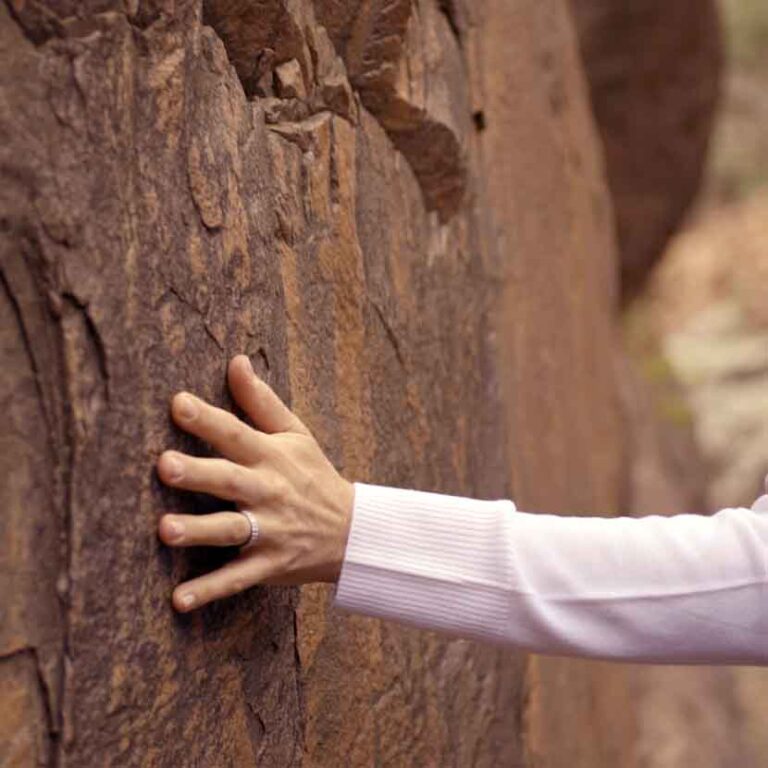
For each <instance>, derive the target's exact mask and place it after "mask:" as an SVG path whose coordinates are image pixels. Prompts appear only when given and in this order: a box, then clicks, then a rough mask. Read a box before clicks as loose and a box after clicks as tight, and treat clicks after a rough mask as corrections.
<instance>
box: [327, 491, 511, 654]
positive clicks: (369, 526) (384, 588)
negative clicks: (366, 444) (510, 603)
mask: <svg viewBox="0 0 768 768" xmlns="http://www.w3.org/2000/svg"><path fill="white" fill-rule="evenodd" d="M515 511H516V510H515V505H514V504H513V503H512V502H511V501H509V500H498V501H481V500H477V499H469V498H464V497H460V496H448V495H444V494H437V493H429V492H424V491H412V490H405V489H401V488H389V487H384V486H377V485H368V484H364V483H355V500H354V506H353V514H352V522H351V526H350V533H349V539H348V542H347V548H346V553H345V557H344V562H343V564H342V569H341V573H340V576H339V581H338V584H337V588H336V593H335V600H334V604H335V606H336V607H338V608H342V609H344V610H347V611H351V612H354V613H362V614H366V615H369V616H378V617H380V618H387V619H394V620H396V621H399V622H402V623H406V624H411V625H414V626H419V627H425V628H429V629H435V630H438V631H444V632H449V633H456V634H462V635H465V636H466V635H469V636H478V637H483V638H485V639H492V638H489V637H488V616H489V615H500V614H503V613H504V604H503V587H504V585H503V584H502V583H500V582H504V581H507V579H509V578H511V577H512V573H513V566H512V563H511V562H510V557H511V551H510V548H509V547H507V546H505V543H504V540H505V537H504V535H503V531H504V529H505V527H506V526H507V525H508V520H507V518H508V516H509V515H510V514H512V513H514V512H515ZM499 639H501V638H499Z"/></svg>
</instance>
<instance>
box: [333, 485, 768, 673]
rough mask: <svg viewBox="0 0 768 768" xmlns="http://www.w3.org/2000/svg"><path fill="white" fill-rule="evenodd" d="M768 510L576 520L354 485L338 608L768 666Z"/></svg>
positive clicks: (527, 643) (459, 628)
mask: <svg viewBox="0 0 768 768" xmlns="http://www.w3.org/2000/svg"><path fill="white" fill-rule="evenodd" d="M767 559H768V515H766V514H764V513H756V512H753V511H750V510H746V509H730V510H724V511H722V512H720V513H718V514H717V515H714V516H712V517H699V516H694V515H679V516H676V517H672V518H667V517H655V516H654V517H645V518H639V519H633V518H612V519H604V518H571V517H559V516H553V515H534V514H529V513H525V512H518V511H516V510H515V507H514V505H513V504H512V502H510V501H490V502H487V501H476V500H472V499H464V498H460V497H450V496H442V495H438V494H429V493H422V492H414V491H404V490H400V489H391V488H382V487H379V486H371V485H363V484H356V485H355V502H354V513H353V517H352V526H351V530H350V536H349V541H348V544H347V553H346V557H345V561H344V565H343V567H342V571H341V577H340V579H339V583H338V587H337V592H336V604H337V606H339V607H341V608H345V609H347V610H352V611H356V612H360V613H365V614H369V615H375V616H381V617H384V618H389V619H395V620H399V621H402V622H405V623H409V624H413V625H417V626H421V627H425V628H430V629H436V630H442V631H445V632H449V633H452V634H458V635H462V636H466V637H474V638H479V639H483V640H488V641H495V642H500V643H505V644H511V645H514V646H516V647H519V648H523V649H527V650H530V651H535V652H539V653H548V654H563V655H579V656H590V657H599V658H612V659H626V660H633V661H653V662H674V663H686V662H690V663H695V662H709V663H714V662H720V663H729V662H732V663H748V664H749V663H755V664H768V566H767V564H766V563H767Z"/></svg>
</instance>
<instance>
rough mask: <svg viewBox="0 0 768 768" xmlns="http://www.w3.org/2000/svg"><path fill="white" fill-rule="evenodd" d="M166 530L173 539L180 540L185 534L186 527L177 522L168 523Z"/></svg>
mask: <svg viewBox="0 0 768 768" xmlns="http://www.w3.org/2000/svg"><path fill="white" fill-rule="evenodd" d="M166 530H167V531H168V535H169V536H170V537H171V538H172V539H180V538H181V537H182V535H183V534H184V526H183V525H182V524H181V523H177V522H176V521H173V522H170V523H168V524H167V526H166Z"/></svg>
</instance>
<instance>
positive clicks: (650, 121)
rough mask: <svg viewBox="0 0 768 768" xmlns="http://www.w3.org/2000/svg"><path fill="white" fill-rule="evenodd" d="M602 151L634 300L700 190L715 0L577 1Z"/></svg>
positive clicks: (626, 283)
mask: <svg viewBox="0 0 768 768" xmlns="http://www.w3.org/2000/svg"><path fill="white" fill-rule="evenodd" d="M571 4H572V6H573V9H574V12H575V18H576V22H577V27H578V31H579V39H580V43H581V50H582V53H583V56H584V63H585V66H586V71H587V76H588V79H589V83H590V91H591V97H592V104H593V106H594V111H595V117H596V120H597V125H598V128H599V131H600V135H601V137H602V140H603V145H604V148H605V158H606V167H607V172H608V183H609V186H610V190H611V194H612V197H613V200H614V208H615V212H616V221H617V228H618V238H619V249H620V253H621V277H622V293H623V295H624V297H625V299H629V298H631V297H633V296H636V295H637V293H638V292H639V291H640V289H641V288H642V287H643V285H644V284H645V281H646V279H647V277H648V275H649V274H650V272H651V269H652V267H653V266H654V265H655V264H656V263H657V262H658V260H659V259H660V258H661V255H662V253H663V251H664V246H665V245H666V243H667V241H668V240H669V238H670V236H671V235H672V234H673V233H674V232H675V231H676V230H677V228H678V226H679V225H680V222H681V220H682V218H683V216H684V214H685V212H686V211H687V210H688V207H689V205H690V203H691V201H692V200H693V198H694V196H695V194H696V192H697V191H698V189H699V185H700V182H701V176H702V172H703V170H704V165H705V159H706V152H707V147H708V144H709V137H710V135H711V133H712V128H713V122H714V113H715V106H716V104H717V99H718V94H719V81H720V74H721V69H722V52H721V36H720V25H719V17H718V11H717V6H716V3H715V0H704V2H701V0H683V2H667V0H620V1H619V2H617V0H571Z"/></svg>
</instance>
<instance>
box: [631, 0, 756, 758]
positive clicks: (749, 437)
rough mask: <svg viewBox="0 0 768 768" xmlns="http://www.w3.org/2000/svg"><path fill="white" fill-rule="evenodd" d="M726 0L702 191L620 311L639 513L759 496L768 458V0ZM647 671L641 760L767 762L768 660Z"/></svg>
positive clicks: (641, 682)
mask: <svg viewBox="0 0 768 768" xmlns="http://www.w3.org/2000/svg"><path fill="white" fill-rule="evenodd" d="M719 11H720V15H721V23H722V28H723V36H724V39H723V54H724V56H723V70H722V75H721V78H720V82H721V91H720V96H719V100H718V102H717V106H716V110H715V115H714V127H713V130H712V134H711V139H710V143H709V151H708V153H707V155H706V161H705V163H704V168H703V177H702V179H701V183H700V187H699V191H698V193H697V195H696V197H695V199H694V202H693V204H692V206H691V208H690V209H689V211H688V213H687V215H686V216H685V219H684V221H683V225H682V227H681V228H680V229H679V230H678V231H677V233H676V234H675V235H674V236H673V237H672V238H671V239H670V241H669V243H668V245H667V246H666V247H665V248H664V249H663V255H662V256H661V259H660V261H659V262H658V264H657V265H656V267H655V268H654V269H653V271H652V272H651V273H650V276H649V279H648V282H647V283H646V284H645V286H644V288H643V290H642V291H641V292H640V293H639V294H638V295H637V297H636V298H635V299H634V300H633V301H632V302H631V303H630V304H629V306H628V308H627V310H626V312H625V314H624V333H625V337H626V339H627V341H628V348H629V350H630V357H631V365H633V367H634V370H635V371H636V372H637V375H638V379H639V381H638V382H636V385H637V387H638V388H639V389H640V390H641V391H640V393H639V396H640V397H641V399H642V398H643V397H644V398H646V403H647V404H648V407H650V408H651V409H652V410H653V412H654V413H655V416H656V419H655V420H654V426H653V427H648V425H647V424H646V425H644V426H643V427H642V428H640V427H638V429H636V435H635V441H636V447H637V446H639V448H638V454H637V456H638V460H637V461H636V462H635V465H634V475H635V476H634V478H633V481H634V488H635V497H634V502H635V506H636V507H637V512H638V514H642V513H647V512H648V511H650V510H651V509H656V508H660V509H661V510H662V511H666V510H668V509H670V508H672V507H673V506H674V505H675V504H682V505H684V506H686V507H687V508H690V509H692V510H699V509H703V510H705V511H709V512H711V511H714V510H716V509H719V508H722V507H726V506H738V505H749V504H751V503H752V501H753V500H754V498H755V497H756V495H758V494H759V493H760V491H761V489H762V486H763V478H764V476H765V469H766V467H767V466H768V290H766V286H768V3H766V2H765V1H764V0H720V2H719ZM692 23H693V22H692ZM633 394H634V395H638V392H637V391H635V392H633ZM637 407H638V406H637V405H634V406H633V408H637ZM641 432H642V434H639V433H641ZM637 685H638V692H639V696H640V697H641V698H642V700H643V710H644V715H643V717H642V718H641V725H640V730H641V734H640V739H639V742H638V754H637V756H636V758H637V760H636V762H637V764H638V765H644V766H658V767H661V766H665V767H669V768H672V766H676V767H677V766H697V767H702V766H722V767H723V768H724V767H725V766H755V767H757V766H765V765H768V727H766V723H767V722H768V720H767V719H766V718H768V670H762V669H719V670H717V669H710V670H699V669H686V668H679V669H653V670H648V671H638V677H637Z"/></svg>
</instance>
